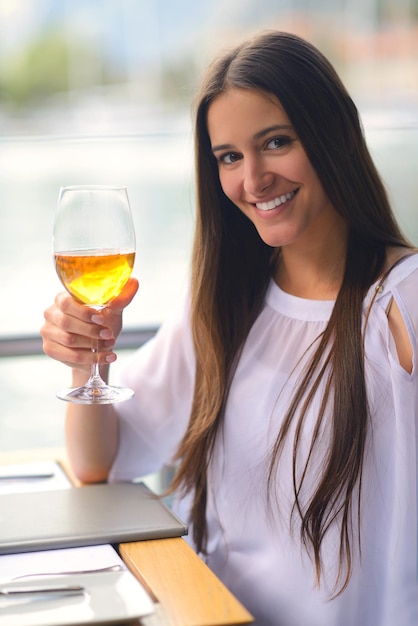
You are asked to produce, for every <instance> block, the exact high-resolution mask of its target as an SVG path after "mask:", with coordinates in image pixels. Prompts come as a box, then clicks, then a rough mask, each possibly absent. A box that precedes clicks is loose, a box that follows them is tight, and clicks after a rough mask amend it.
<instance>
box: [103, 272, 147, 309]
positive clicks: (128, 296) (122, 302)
mask: <svg viewBox="0 0 418 626" xmlns="http://www.w3.org/2000/svg"><path fill="white" fill-rule="evenodd" d="M138 287H139V282H138V280H137V279H136V278H133V277H131V278H130V279H129V280H128V282H127V283H126V285H125V286H124V288H123V289H122V291H121V293H120V294H119V296H118V297H117V298H114V299H113V300H112V301H111V302H110V303H109V305H108V307H107V308H109V309H111V310H112V311H115V312H122V311H123V309H125V308H126V307H127V306H128V304H130V303H131V302H132V300H133V299H134V297H135V295H136V293H137V291H138Z"/></svg>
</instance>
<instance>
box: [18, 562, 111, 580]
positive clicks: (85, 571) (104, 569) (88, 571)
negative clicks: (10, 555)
mask: <svg viewBox="0 0 418 626" xmlns="http://www.w3.org/2000/svg"><path fill="white" fill-rule="evenodd" d="M122 569H123V567H122V565H119V564H116V565H108V566H107V567H98V568H96V569H81V570H71V571H68V572H41V573H39V574H20V575H19V576H14V577H13V578H12V579H11V580H22V579H23V578H40V577H41V576H42V577H43V576H72V575H74V576H79V575H81V574H101V573H103V572H120V571H121V570H122Z"/></svg>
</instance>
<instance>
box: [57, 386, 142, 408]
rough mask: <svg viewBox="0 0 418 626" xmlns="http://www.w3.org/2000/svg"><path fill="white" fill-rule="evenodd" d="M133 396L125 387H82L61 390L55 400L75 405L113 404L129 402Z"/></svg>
mask: <svg viewBox="0 0 418 626" xmlns="http://www.w3.org/2000/svg"><path fill="white" fill-rule="evenodd" d="M133 395H134V391H133V390H132V389H128V388H125V387H112V386H110V385H102V386H98V387H94V386H86V385H83V386H82V387H70V388H68V389H62V390H61V391H59V392H58V393H57V398H59V399H60V400H66V401H67V402H75V403H76V404H114V403H116V402H124V401H125V400H129V399H130V398H132V396H133Z"/></svg>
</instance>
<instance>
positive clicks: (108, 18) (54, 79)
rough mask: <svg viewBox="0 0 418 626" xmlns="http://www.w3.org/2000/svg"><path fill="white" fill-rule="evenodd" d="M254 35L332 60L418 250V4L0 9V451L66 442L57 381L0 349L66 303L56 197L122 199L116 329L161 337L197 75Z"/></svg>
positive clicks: (173, 276) (177, 253)
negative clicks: (89, 189) (134, 290)
mask: <svg viewBox="0 0 418 626" xmlns="http://www.w3.org/2000/svg"><path fill="white" fill-rule="evenodd" d="M99 4H100V6H99ZM278 5H280V6H278ZM261 28H279V29H281V30H289V31H292V32H295V33H297V34H300V35H302V36H305V37H306V38H307V39H309V40H310V41H312V42H313V43H314V44H316V45H318V47H320V48H321V49H322V50H323V51H324V52H325V54H326V55H327V56H328V57H329V58H330V59H331V60H332V62H333V63H334V65H335V66H336V68H337V69H338V71H339V72H340V74H341V76H342V78H343V80H344V82H345V84H346V85H347V87H348V88H349V90H350V92H351V93H352V95H353V97H354V99H355V101H356V103H357V104H358V106H359V108H360V111H361V114H362V117H363V122H364V126H365V130H366V135H367V138H368V140H369V145H370V148H371V151H372V153H373V156H374V157H375V160H376V164H377V166H378V167H379V169H380V171H381V173H382V176H383V178H384V180H385V182H386V184H387V186H388V189H389V192H390V196H391V198H392V201H393V205H394V208H395V211H396V212H397V214H398V215H399V219H400V222H401V225H402V226H403V227H404V229H405V231H406V232H407V234H408V235H409V237H410V238H411V239H412V240H413V241H414V242H415V243H418V221H417V219H416V198H418V176H417V165H416V164H417V163H418V114H417V113H416V111H417V100H418V71H417V70H418V43H417V42H418V0H400V1H398V2H396V3H395V2H393V1H389V0H380V1H379V0H369V1H364V0H363V1H362V2H359V1H358V0H348V1H345V2H343V1H342V0H338V1H334V0H321V2H313V1H311V0H287V1H286V2H281V3H277V2H273V1H271V0H248V1H247V2H242V1H240V0H236V1H233V0H229V1H226V2H225V0H216V1H215V0H213V1H212V2H210V3H199V2H195V1H194V0H177V1H176V2H167V1H166V0H141V2H137V1H136V0H102V2H100V3H97V2H96V1H95V0H65V1H62V2H55V1H54V0H13V1H11V2H7V3H1V5H0V128H1V137H0V198H1V206H0V258H1V263H0V267H1V275H2V285H3V300H2V307H1V313H0V324H1V325H0V340H1V341H0V351H1V350H2V351H3V355H7V356H4V358H2V359H0V391H1V394H2V411H1V415H0V448H2V449H7V448H17V447H19V448H24V447H28V448H29V447H36V446H48V445H61V444H62V441H63V421H62V416H63V414H64V409H65V407H64V406H63V403H61V402H60V401H58V400H56V399H55V390H56V389H57V387H59V386H63V385H65V384H66V383H68V376H69V374H68V372H67V371H66V369H65V368H64V367H63V366H61V365H60V364H57V363H54V362H51V361H50V360H49V359H47V358H46V357H43V356H42V355H32V356H27V355H25V356H15V357H11V356H9V352H10V351H9V347H10V343H6V341H8V342H10V340H11V339H14V338H19V337H20V338H21V339H22V341H21V342H20V343H19V348H18V349H19V350H20V349H21V347H22V346H23V351H25V346H26V350H27V351H28V352H31V350H32V348H31V346H33V345H35V351H36V349H38V348H39V340H38V332H39V328H40V326H41V324H42V319H43V310H44V309H45V307H46V306H48V305H49V304H50V303H51V301H52V299H53V297H54V295H55V293H56V292H57V291H58V290H59V289H61V287H60V285H59V283H58V279H57V278H56V276H55V274H54V269H53V265H52V253H51V230H52V220H53V213H54V209H55V205H56V201H57V198H58V190H59V187H60V186H61V185H66V184H79V183H102V184H106V183H108V184H124V185H126V186H127V187H128V191H129V195H130V200H131V204H132V209H133V212H134V216H135V222H136V229H137V239H138V252H137V260H136V265H135V274H136V275H137V276H138V278H139V280H140V282H141V289H140V292H139V294H138V296H137V297H136V299H135V301H134V303H133V304H132V305H131V307H129V309H127V311H126V315H125V321H126V327H127V328H128V329H130V330H131V331H132V332H134V331H136V330H137V329H140V328H144V327H145V328H153V327H156V326H158V324H159V323H160V322H161V321H162V320H163V318H164V315H165V312H166V311H167V310H169V309H170V308H172V306H173V303H174V302H175V301H176V299H177V296H178V294H179V292H180V291H182V290H183V289H184V288H185V287H186V285H187V280H188V266H189V257H190V248H191V238H192V232H193V221H194V187H193V142H192V124H191V120H192V115H191V105H192V101H193V97H194V93H195V91H196V88H197V85H198V82H199V76H200V73H201V71H202V69H203V68H204V67H205V66H206V65H207V63H208V62H209V60H210V59H211V58H212V56H213V55H214V54H216V53H217V52H218V51H219V50H220V49H224V48H226V47H229V46H231V45H232V44H234V43H235V42H236V41H238V40H241V39H242V38H243V37H244V36H247V35H251V34H252V33H253V32H255V31H257V30H259V29H261ZM132 337H133V338H134V339H133V343H135V341H136V339H138V337H139V335H132ZM23 339H27V341H26V343H25V341H23ZM37 341H38V343H36V342H37ZM127 343H128V345H129V342H127ZM36 346H37V347H36ZM15 347H16V346H15ZM131 347H132V348H133V347H134V346H133V345H132V346H131ZM0 354H1V352H0ZM124 354H125V353H124V352H121V355H120V356H121V358H124Z"/></svg>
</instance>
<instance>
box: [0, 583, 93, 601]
mask: <svg viewBox="0 0 418 626" xmlns="http://www.w3.org/2000/svg"><path fill="white" fill-rule="evenodd" d="M82 593H84V587H82V586H81V585H49V586H48V587H28V586H22V585H15V586H8V587H1V588H0V597H4V598H10V597H15V596H19V597H23V596H27V595H32V596H37V595H42V596H55V595H64V596H68V595H70V596H73V595H80V594H82Z"/></svg>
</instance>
